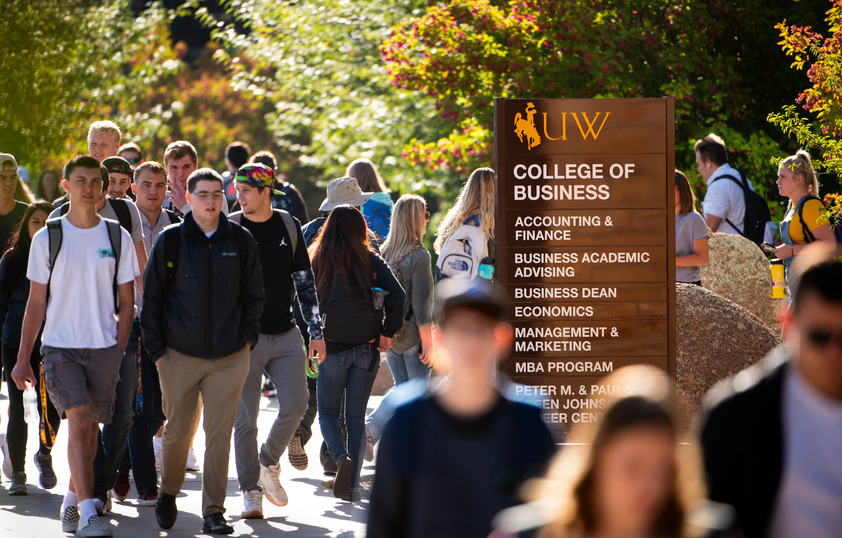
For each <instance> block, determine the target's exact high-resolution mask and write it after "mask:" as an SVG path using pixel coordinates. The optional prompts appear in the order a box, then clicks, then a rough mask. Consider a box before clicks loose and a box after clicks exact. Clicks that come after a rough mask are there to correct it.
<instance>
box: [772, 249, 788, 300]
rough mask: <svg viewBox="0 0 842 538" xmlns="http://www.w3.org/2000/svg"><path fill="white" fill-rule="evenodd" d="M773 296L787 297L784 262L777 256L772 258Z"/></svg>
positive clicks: (775, 297) (776, 297) (774, 297)
mask: <svg viewBox="0 0 842 538" xmlns="http://www.w3.org/2000/svg"><path fill="white" fill-rule="evenodd" d="M770 270H771V271H772V298H773V299H783V298H785V297H786V278H785V277H784V262H783V260H779V259H777V258H774V259H772V265H771V268H770Z"/></svg>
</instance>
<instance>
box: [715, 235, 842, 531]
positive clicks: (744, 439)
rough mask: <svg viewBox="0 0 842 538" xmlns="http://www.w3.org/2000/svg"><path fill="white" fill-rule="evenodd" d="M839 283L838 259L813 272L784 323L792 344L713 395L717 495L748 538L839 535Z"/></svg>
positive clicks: (841, 476) (807, 274)
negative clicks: (732, 512) (731, 511)
mask: <svg viewBox="0 0 842 538" xmlns="http://www.w3.org/2000/svg"><path fill="white" fill-rule="evenodd" d="M814 252H815V250H814ZM808 256H809V254H808V255H806V256H804V258H805V259H803V260H801V261H802V262H805V261H807V259H808ZM837 256H838V253H837ZM799 258H802V256H799ZM841 282H842V260H840V258H836V259H827V258H826V257H825V259H824V260H823V261H819V262H818V263H814V264H812V265H810V266H809V267H807V269H806V270H805V271H804V272H803V274H802V275H801V278H800V280H799V283H798V285H797V287H796V288H795V291H794V294H793V303H792V305H791V306H790V308H789V310H788V311H787V312H786V314H785V316H784V323H783V339H784V342H785V343H786V347H784V346H781V347H780V348H778V349H776V350H774V351H773V352H772V353H771V354H770V355H769V356H768V357H767V358H766V359H765V360H764V361H763V362H762V363H759V364H757V365H755V366H753V367H751V368H749V369H748V370H745V371H743V372H740V373H739V374H737V375H736V376H735V377H734V378H732V379H728V380H726V381H724V382H723V383H722V384H720V385H719V386H717V387H715V388H714V389H713V390H712V391H711V394H710V395H709V396H708V398H709V402H710V405H709V406H708V410H707V412H706V415H705V416H704V417H703V420H702V430H701V439H702V448H703V450H704V463H705V471H706V474H707V478H708V488H709V492H710V498H711V499H712V500H714V501H717V502H721V503H724V504H729V505H731V506H733V507H734V509H735V510H736V516H737V523H738V524H739V526H740V527H741V529H742V531H743V534H744V535H745V536H746V538H752V537H754V536H769V537H772V538H778V537H785V536H811V537H816V538H823V537H827V538H830V537H832V536H839V530H840V529H842V465H840V455H842V285H840V283H841Z"/></svg>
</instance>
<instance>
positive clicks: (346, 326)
mask: <svg viewBox="0 0 842 538" xmlns="http://www.w3.org/2000/svg"><path fill="white" fill-rule="evenodd" d="M327 291H328V293H327V297H325V298H324V299H322V301H321V304H320V305H319V306H320V310H321V314H322V326H323V327H324V336H325V340H330V341H331V342H336V343H339V344H363V343H365V342H369V341H371V340H372V339H373V338H376V337H377V336H378V335H379V334H380V325H381V324H382V322H383V309H382V308H381V309H376V308H374V297H373V293H372V291H371V286H370V285H369V284H368V283H367V282H366V281H365V278H364V277H363V276H362V275H361V274H360V272H359V271H354V283H353V284H352V283H349V282H346V281H345V280H343V279H341V278H335V277H334V278H333V280H331V282H330V284H328V286H327Z"/></svg>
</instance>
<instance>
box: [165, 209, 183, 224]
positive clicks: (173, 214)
mask: <svg viewBox="0 0 842 538" xmlns="http://www.w3.org/2000/svg"><path fill="white" fill-rule="evenodd" d="M164 211H166V212H167V215H169V217H170V224H178V223H179V222H181V217H179V216H178V215H177V214H176V212H175V211H173V210H171V209H165V210H164Z"/></svg>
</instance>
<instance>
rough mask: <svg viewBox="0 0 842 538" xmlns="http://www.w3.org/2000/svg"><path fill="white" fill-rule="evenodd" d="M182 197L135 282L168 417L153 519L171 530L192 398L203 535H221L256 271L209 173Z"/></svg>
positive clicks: (244, 237)
mask: <svg viewBox="0 0 842 538" xmlns="http://www.w3.org/2000/svg"><path fill="white" fill-rule="evenodd" d="M187 191H188V192H187V200H188V203H190V205H191V207H192V208H193V211H191V212H190V213H188V214H187V215H185V219H184V221H183V222H182V223H181V224H179V225H177V226H172V227H169V228H167V229H166V230H164V231H163V232H162V233H161V235H160V236H159V238H158V241H156V242H155V246H153V248H152V254H151V260H150V262H149V264H148V265H147V270H146V273H145V275H144V289H145V293H144V304H143V312H142V314H141V325H142V328H143V342H144V345H145V346H146V349H147V351H148V353H149V357H150V358H151V359H152V360H153V361H155V365H156V366H157V367H158V375H159V377H160V380H161V392H162V393H163V409H164V414H165V415H166V417H167V420H168V422H167V425H166V429H165V430H164V441H163V455H162V462H161V495H160V497H159V498H158V503H157V504H156V506H155V515H156V517H157V519H158V524H159V525H160V526H161V528H164V529H169V528H171V527H172V526H173V525H174V524H175V519H176V515H177V509H176V505H175V496H176V495H177V494H178V493H179V491H180V490H181V486H182V485H183V484H184V467H185V464H186V462H187V451H188V449H189V447H190V440H191V437H192V434H193V425H194V424H195V423H196V422H197V421H198V418H199V412H200V406H199V396H200V394H201V396H202V400H203V402H204V408H205V410H204V417H205V418H204V421H203V425H204V429H205V462H204V474H203V476H202V517H203V518H204V528H203V530H204V532H209V533H213V534H231V533H232V532H233V531H234V529H233V528H232V527H231V526H229V525H228V524H227V523H226V522H225V518H224V517H223V515H222V514H223V512H224V511H225V508H224V506H223V505H224V501H225V492H226V489H227V485H228V456H229V452H230V449H231V431H232V429H233V427H234V417H235V415H236V412H237V405H238V403H239V400H240V393H241V391H242V388H243V383H244V382H245V379H246V374H247V373H248V369H249V350H250V348H252V347H254V344H255V343H256V342H257V337H258V333H259V330H260V315H261V314H262V312H263V304H264V301H265V299H264V291H263V274H262V270H261V268H260V260H259V258H258V253H257V244H256V243H255V241H254V239H253V238H252V236H251V234H250V233H249V232H248V231H247V230H245V229H243V228H241V227H239V226H237V225H236V224H233V223H230V222H229V221H228V219H226V218H224V217H223V216H222V214H221V213H220V211H221V207H222V204H223V203H224V201H225V195H224V193H223V192H222V178H221V177H220V176H219V174H218V173H217V172H215V171H213V170H211V169H209V168H201V169H199V170H196V171H195V172H193V173H192V174H191V175H190V177H189V178H188V180H187Z"/></svg>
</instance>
